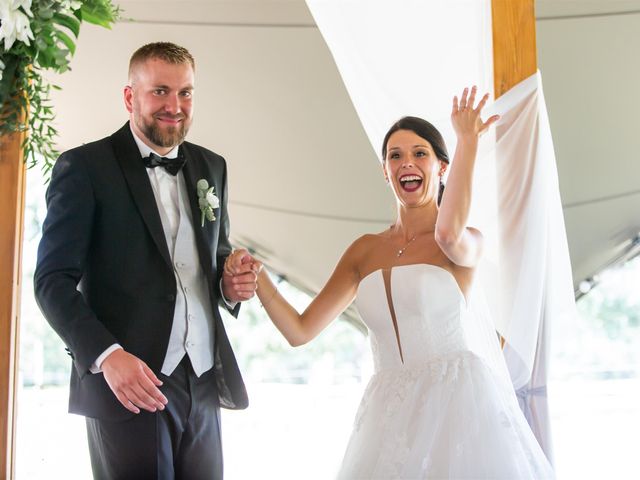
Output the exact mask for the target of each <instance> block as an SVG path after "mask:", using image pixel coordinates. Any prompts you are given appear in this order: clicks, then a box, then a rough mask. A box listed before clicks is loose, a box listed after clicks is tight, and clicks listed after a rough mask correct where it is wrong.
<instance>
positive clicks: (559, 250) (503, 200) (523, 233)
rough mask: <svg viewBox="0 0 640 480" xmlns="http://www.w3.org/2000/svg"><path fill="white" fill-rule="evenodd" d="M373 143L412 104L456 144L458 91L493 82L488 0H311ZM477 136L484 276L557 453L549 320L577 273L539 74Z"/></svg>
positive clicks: (533, 419) (528, 397)
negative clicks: (550, 405) (549, 386)
mask: <svg viewBox="0 0 640 480" xmlns="http://www.w3.org/2000/svg"><path fill="white" fill-rule="evenodd" d="M307 5H308V6H309V9H310V10H311V13H312V15H313V17H314V19H315V21H316V24H317V25H318V28H319V29H320V32H321V33H322V35H323V37H324V39H325V41H326V43H327V45H328V47H329V49H330V51H331V53H332V55H333V57H334V60H335V62H336V65H337V67H338V70H339V71H340V74H341V76H342V79H343V81H344V84H345V86H346V89H347V91H348V92H349V95H350V97H351V100H352V102H353V104H354V107H355V109H356V111H357V113H358V116H359V118H360V120H361V122H362V125H363V127H364V129H365V131H366V133H367V135H368V136H369V139H370V141H371V144H372V146H373V148H374V150H375V151H376V152H378V155H380V153H379V152H380V149H381V144H382V139H383V137H384V134H385V133H386V131H387V129H388V128H389V126H390V125H391V124H392V123H393V122H394V121H395V120H397V119H398V118H400V117H402V116H405V115H415V116H419V117H422V118H425V119H427V120H429V121H430V122H432V123H433V124H434V125H435V126H436V127H437V128H438V129H439V130H440V131H441V132H442V134H443V136H444V137H445V141H446V143H447V146H448V149H449V152H450V154H453V151H454V150H455V143H456V140H455V135H454V133H453V130H452V128H451V124H450V120H449V117H450V112H451V100H452V97H453V95H456V94H458V95H459V94H460V92H461V91H462V89H463V88H464V87H465V86H470V85H478V89H479V92H490V93H492V90H493V88H492V86H493V62H492V41H491V38H492V27H491V2H490V1H489V0H448V1H446V2H445V1H441V0H440V1H433V0H419V1H413V0H307ZM492 113H499V114H500V115H501V116H502V119H501V121H500V122H499V124H498V125H497V126H496V128H495V130H494V131H493V132H492V133H491V134H488V135H485V137H484V138H483V140H482V143H481V149H480V154H479V159H478V162H477V166H476V174H475V180H474V201H473V211H472V214H471V219H472V221H471V223H472V224H473V225H475V226H478V227H479V228H480V229H481V230H482V231H483V233H484V235H485V238H486V240H487V245H488V247H487V248H486V254H485V259H484V260H483V265H482V266H481V276H480V281H481V283H482V284H483V285H482V286H483V290H484V291H485V293H486V294H487V297H488V300H489V305H490V307H491V311H492V316H493V319H494V321H495V325H496V329H497V330H498V331H499V332H500V334H501V335H502V336H503V337H504V338H505V339H506V345H505V349H504V353H505V358H506V361H507V365H508V368H509V372H510V374H511V378H512V381H513V384H514V387H515V389H516V390H517V392H518V396H519V399H520V400H521V406H522V408H523V411H524V412H525V415H527V419H528V420H529V422H530V424H531V426H532V428H533V430H534V433H535V434H536V436H537V438H538V440H539V441H540V443H541V445H542V446H543V449H545V452H546V453H547V456H548V457H549V458H550V459H551V451H550V450H551V449H550V441H549V429H548V414H547V409H546V376H547V375H546V372H547V360H546V358H547V355H546V352H548V343H547V337H546V332H547V331H548V330H546V329H545V328H543V327H544V326H545V325H548V324H549V322H556V321H560V318H561V317H562V316H563V315H565V314H569V313H570V312H571V310H572V308H573V283H572V280H571V268H570V262H569V254H568V248H567V241H566V234H565V228H564V220H563V216H562V206H561V203H560V195H559V190H558V180H557V171H556V165H555V156H554V152H553V143H552V139H551V132H550V128H549V122H548V119H547V112H546V107H545V104H544V98H543V94H542V83H541V78H540V75H539V74H537V75H534V76H532V77H531V78H529V79H527V80H525V81H524V82H522V83H521V84H519V85H517V86H516V87H514V88H513V89H511V90H510V91H509V92H507V93H506V94H505V95H503V96H502V97H501V98H500V99H499V100H498V101H497V102H495V103H494V104H493V105H492V106H491V107H490V108H487V109H486V116H489V115H490V114H492Z"/></svg>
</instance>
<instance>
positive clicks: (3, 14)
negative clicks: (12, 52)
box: [0, 0, 33, 51]
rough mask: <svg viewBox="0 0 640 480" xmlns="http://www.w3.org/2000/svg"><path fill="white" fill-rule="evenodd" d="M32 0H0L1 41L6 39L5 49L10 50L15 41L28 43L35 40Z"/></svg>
mask: <svg viewBox="0 0 640 480" xmlns="http://www.w3.org/2000/svg"><path fill="white" fill-rule="evenodd" d="M32 16H33V14H32V13H31V0H0V18H1V19H2V23H1V24H0V41H2V40H4V49H5V51H8V50H9V49H10V48H11V47H12V46H13V44H14V43H15V41H16V40H17V41H19V42H23V43H25V44H27V45H29V44H30V42H29V41H30V40H33V32H32V31H31V22H30V20H29V17H32Z"/></svg>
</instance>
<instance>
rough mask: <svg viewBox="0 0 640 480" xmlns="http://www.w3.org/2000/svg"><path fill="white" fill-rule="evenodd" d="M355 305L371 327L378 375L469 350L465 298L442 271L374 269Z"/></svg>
mask: <svg viewBox="0 0 640 480" xmlns="http://www.w3.org/2000/svg"><path fill="white" fill-rule="evenodd" d="M356 305H357V307H358V310H359V312H360V315H361V316H362V319H363V321H364V322H365V324H366V325H367V327H368V328H369V332H370V341H371V348H372V351H373V357H374V365H375V369H376V371H380V370H386V369H395V368H401V367H411V366H416V365H420V364H424V362H425V361H430V360H432V359H434V358H435V357H438V356H441V355H445V354H448V353H452V352H457V351H465V350H468V346H467V341H466V338H465V331H464V324H465V319H466V315H465V314H466V310H467V309H466V301H465V297H464V295H463V294H462V292H461V291H460V287H459V286H458V283H457V281H456V280H455V278H454V277H453V275H452V274H451V273H450V272H449V271H447V270H445V269H444V268H442V267H438V266H436V265H430V264H424V263H422V264H412V265H402V266H396V267H393V268H392V269H390V270H389V271H386V272H385V271H384V270H376V271H374V272H372V273H370V274H369V275H367V276H366V277H365V278H363V279H362V281H361V282H360V285H359V287H358V292H357V296H356ZM394 316H395V321H394Z"/></svg>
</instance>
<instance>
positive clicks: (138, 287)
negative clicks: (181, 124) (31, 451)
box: [34, 123, 248, 421]
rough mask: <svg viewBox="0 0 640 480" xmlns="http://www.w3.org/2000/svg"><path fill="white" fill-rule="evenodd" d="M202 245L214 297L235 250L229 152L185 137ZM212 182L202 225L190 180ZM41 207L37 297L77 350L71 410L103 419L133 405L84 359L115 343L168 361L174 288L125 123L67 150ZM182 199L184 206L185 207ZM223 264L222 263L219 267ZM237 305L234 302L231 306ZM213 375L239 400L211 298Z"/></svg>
mask: <svg viewBox="0 0 640 480" xmlns="http://www.w3.org/2000/svg"><path fill="white" fill-rule="evenodd" d="M181 149H182V151H183V152H184V155H185V157H186V164H185V166H184V170H183V171H184V177H185V181H186V185H187V191H188V196H189V200H190V206H191V214H192V216H193V224H194V228H195V230H196V231H195V237H196V243H197V249H198V255H199V259H200V263H201V265H202V269H203V271H204V275H205V277H206V280H207V282H208V285H209V293H210V296H211V301H212V302H214V303H216V304H217V303H220V302H221V298H220V291H219V281H220V278H221V274H222V265H224V260H225V258H226V257H227V256H228V255H229V253H230V252H231V246H230V244H229V239H228V232H229V219H228V216H227V176H226V175H227V170H226V164H225V160H224V159H223V158H222V157H221V156H219V155H216V154H215V153H213V152H211V151H209V150H206V149H204V148H202V147H199V146H197V145H194V144H192V143H188V142H184V143H183V144H182V146H181ZM202 178H204V179H206V180H207V182H209V185H212V186H215V194H216V195H217V196H218V197H219V198H220V208H219V209H217V210H215V215H216V220H215V221H213V222H210V221H208V220H205V225H204V227H201V226H200V209H199V207H198V200H197V193H196V182H197V181H198V180H199V179H202ZM47 207H48V211H47V217H46V219H45V222H44V225H43V231H42V240H41V242H40V246H39V248H38V262H37V266H36V272H35V276H34V283H35V293H36V299H37V301H38V304H39V305H40V308H41V309H42V311H43V313H44V315H45V317H46V318H47V320H48V321H49V323H50V324H51V326H52V327H53V328H54V330H55V331H56V332H57V333H58V334H59V335H60V337H61V338H62V339H63V341H64V343H65V344H66V346H67V350H68V352H69V354H70V355H71V357H72V359H73V364H74V367H75V368H72V371H71V391H70V399H69V411H70V412H72V413H78V414H81V415H85V416H89V417H93V418H99V419H104V420H116V421H117V420H124V419H126V418H129V417H130V416H132V415H133V414H132V413H131V412H129V411H128V410H127V409H125V408H124V407H123V406H122V405H121V404H120V402H118V400H117V399H116V397H115V395H114V394H113V393H112V392H111V390H110V389H109V386H108V385H107V383H106V381H105V380H104V376H103V375H102V374H91V373H90V372H89V368H90V366H91V365H92V364H93V362H94V361H95V360H96V358H97V357H98V356H99V355H100V354H101V353H102V352H103V351H104V350H105V349H107V348H108V347H109V346H110V345H112V344H114V343H119V344H120V345H122V347H123V348H124V349H125V350H126V351H128V352H129V353H132V354H133V355H136V356H137V357H139V358H140V359H142V360H143V361H144V362H146V363H147V365H149V367H150V368H151V369H152V370H153V371H154V372H156V374H157V373H158V372H159V371H160V369H161V367H162V363H163V361H164V357H165V353H166V351H167V345H168V343H169V335H170V333H171V325H172V322H173V313H174V308H175V300H176V294H177V290H176V289H177V286H176V278H175V275H174V272H173V267H172V262H171V256H170V255H169V251H168V248H167V244H166V240H165V236H164V231H163V228H162V222H161V220H160V214H159V213H158V208H157V205H156V201H155V198H154V195H153V190H152V188H151V184H150V182H149V177H148V175H147V172H146V169H145V167H144V165H143V162H142V159H141V158H140V151H139V150H138V147H137V145H136V143H135V140H134V139H133V135H132V134H131V130H130V128H129V124H128V123H127V124H125V125H124V127H122V128H121V129H120V130H118V131H117V132H116V133H114V134H113V135H111V136H110V137H107V138H104V139H102V140H99V141H97V142H93V143H89V144H86V145H83V146H81V147H78V148H75V149H73V150H70V151H68V152H65V153H64V154H62V155H61V156H60V158H59V159H58V160H57V162H56V164H55V166H54V168H53V174H52V177H51V183H50V185H49V188H48V190H47ZM187 208H188V207H187ZM218 266H220V268H218ZM232 313H234V314H236V315H237V308H236V310H235V311H234V312H232ZM213 314H214V323H215V325H214V327H215V365H214V369H215V378H216V381H217V386H218V392H219V396H220V405H221V406H222V407H225V408H232V409H242V408H245V407H246V406H247V404H248V400H247V393H246V390H245V386H244V383H243V381H242V377H241V375H240V372H239V370H238V365H237V363H236V360H235V357H234V355H233V352H232V350H231V346H230V344H229V340H228V338H227V335H226V333H225V330H224V326H223V324H222V319H221V317H220V312H219V310H218V308H217V305H214V308H213Z"/></svg>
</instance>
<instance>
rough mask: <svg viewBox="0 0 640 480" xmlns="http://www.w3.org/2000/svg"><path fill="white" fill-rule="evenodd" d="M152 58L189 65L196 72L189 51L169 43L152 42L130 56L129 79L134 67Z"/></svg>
mask: <svg viewBox="0 0 640 480" xmlns="http://www.w3.org/2000/svg"><path fill="white" fill-rule="evenodd" d="M152 58H157V59H160V60H162V61H164V62H167V63H173V64H175V65H180V64H183V63H189V64H190V65H191V68H192V69H193V70H194V71H195V70H196V61H195V60H194V58H193V55H191V54H190V53H189V50H187V49H186V48H184V47H181V46H179V45H176V44H175V43H171V42H154V43H148V44H147V45H143V46H142V47H140V48H139V49H138V50H136V51H135V52H134V53H133V55H131V60H129V77H131V74H132V72H133V69H134V68H135V67H136V66H138V65H140V64H142V63H144V62H146V61H147V60H150V59H152Z"/></svg>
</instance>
